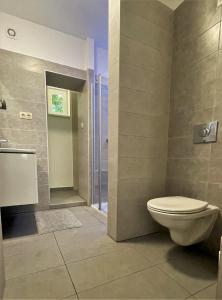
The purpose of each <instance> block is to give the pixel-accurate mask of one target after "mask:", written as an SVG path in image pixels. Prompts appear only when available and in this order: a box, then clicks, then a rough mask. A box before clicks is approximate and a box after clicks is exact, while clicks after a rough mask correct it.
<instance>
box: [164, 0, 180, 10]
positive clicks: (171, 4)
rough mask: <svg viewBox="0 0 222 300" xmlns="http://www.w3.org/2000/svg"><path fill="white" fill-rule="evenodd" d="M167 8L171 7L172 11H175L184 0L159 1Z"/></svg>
mask: <svg viewBox="0 0 222 300" xmlns="http://www.w3.org/2000/svg"><path fill="white" fill-rule="evenodd" d="M159 1H160V2H162V3H163V4H165V5H166V6H169V7H170V8H171V9H173V10H175V9H176V8H177V7H178V6H179V5H180V4H181V3H182V2H183V1H184V0H159Z"/></svg>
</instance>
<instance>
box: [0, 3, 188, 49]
mask: <svg viewBox="0 0 222 300" xmlns="http://www.w3.org/2000/svg"><path fill="white" fill-rule="evenodd" d="M135 1H137V0H135ZM159 1H161V2H162V3H164V4H165V5H167V6H169V7H170V8H172V9H175V8H176V7H177V6H179V5H180V4H181V3H182V2H183V0H159ZM0 11H3V12H5V13H8V14H10V15H14V16H17V17H20V18H23V19H26V20H29V21H31V22H34V23H37V24H40V25H44V26H47V27H49V28H52V29H55V30H58V31H61V32H64V33H67V34H70V35H74V36H78V37H80V38H84V39H85V38H87V37H91V38H93V39H94V40H95V43H96V45H97V46H98V47H103V48H107V44H108V0H0Z"/></svg>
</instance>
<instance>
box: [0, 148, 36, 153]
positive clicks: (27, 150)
mask: <svg viewBox="0 0 222 300" xmlns="http://www.w3.org/2000/svg"><path fill="white" fill-rule="evenodd" d="M0 153H23V154H35V153H36V150H35V149H17V148H0Z"/></svg>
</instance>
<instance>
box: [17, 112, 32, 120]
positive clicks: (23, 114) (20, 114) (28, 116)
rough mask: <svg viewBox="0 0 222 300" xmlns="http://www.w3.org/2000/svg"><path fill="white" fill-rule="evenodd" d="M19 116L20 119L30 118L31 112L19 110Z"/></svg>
mask: <svg viewBox="0 0 222 300" xmlns="http://www.w3.org/2000/svg"><path fill="white" fill-rule="evenodd" d="M19 117H20V119H26V120H32V113H31V112H25V111H21V112H20V113H19Z"/></svg>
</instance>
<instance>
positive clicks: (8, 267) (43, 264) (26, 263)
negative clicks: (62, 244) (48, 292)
mask: <svg viewBox="0 0 222 300" xmlns="http://www.w3.org/2000/svg"><path fill="white" fill-rule="evenodd" d="M61 265H64V262H63V259H62V256H61V254H60V251H59V248H58V247H57V246H56V247H51V248H45V249H36V250H34V251H33V253H29V254H24V255H23V254H19V255H14V256H10V257H9V256H7V257H5V273H6V279H9V278H14V277H18V276H21V275H26V274H31V273H35V272H39V271H42V270H46V269H49V268H52V267H57V266H61Z"/></svg>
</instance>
